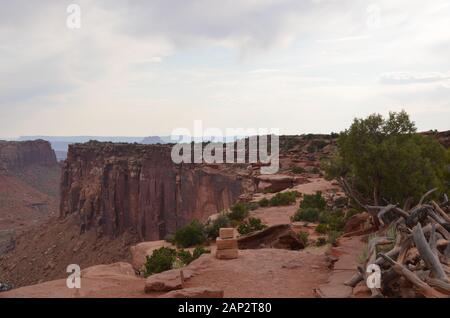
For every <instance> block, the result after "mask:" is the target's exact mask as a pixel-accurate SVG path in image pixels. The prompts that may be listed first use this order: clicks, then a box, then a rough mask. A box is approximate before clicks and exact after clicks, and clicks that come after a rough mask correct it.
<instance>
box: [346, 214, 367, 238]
mask: <svg viewBox="0 0 450 318" xmlns="http://www.w3.org/2000/svg"><path fill="white" fill-rule="evenodd" d="M368 222H370V215H369V213H367V212H364V213H358V214H355V215H353V216H352V217H351V218H350V219H348V221H347V223H345V226H344V233H351V232H356V231H359V230H362V229H363V228H364V226H365V224H367V223H368Z"/></svg>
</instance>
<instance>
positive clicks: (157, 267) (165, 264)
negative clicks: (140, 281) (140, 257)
mask: <svg viewBox="0 0 450 318" xmlns="http://www.w3.org/2000/svg"><path fill="white" fill-rule="evenodd" d="M176 255H177V252H176V251H175V250H174V249H172V248H168V247H161V248H159V249H157V250H154V251H153V253H152V255H151V256H147V261H146V262H145V264H144V275H145V277H147V276H150V275H152V274H156V273H161V272H164V271H167V270H169V269H172V264H173V262H174V261H175V259H176Z"/></svg>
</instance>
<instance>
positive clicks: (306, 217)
mask: <svg viewBox="0 0 450 318" xmlns="http://www.w3.org/2000/svg"><path fill="white" fill-rule="evenodd" d="M318 220H319V210H317V209H314V208H306V209H299V210H298V211H297V213H295V214H294V216H293V217H292V221H293V222H297V221H308V222H317V221H318Z"/></svg>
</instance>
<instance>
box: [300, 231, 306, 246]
mask: <svg viewBox="0 0 450 318" xmlns="http://www.w3.org/2000/svg"><path fill="white" fill-rule="evenodd" d="M298 239H299V240H300V241H301V242H302V243H303V245H304V246H307V245H308V239H309V233H308V232H303V231H301V232H299V233H298Z"/></svg>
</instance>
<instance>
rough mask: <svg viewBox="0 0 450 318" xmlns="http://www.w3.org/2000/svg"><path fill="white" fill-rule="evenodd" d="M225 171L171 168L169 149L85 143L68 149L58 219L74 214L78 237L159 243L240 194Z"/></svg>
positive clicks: (238, 186)
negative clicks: (128, 234)
mask: <svg viewBox="0 0 450 318" xmlns="http://www.w3.org/2000/svg"><path fill="white" fill-rule="evenodd" d="M225 170H226V169H217V167H216V168H214V169H212V168H209V167H208V166H207V165H203V164H175V163H173V161H172V159H171V148H170V146H167V145H166V146H164V145H139V144H113V143H100V142H89V143H85V144H74V145H70V146H69V153H68V158H67V160H66V162H65V163H64V166H63V171H62V177H61V206H60V216H61V217H65V216H67V215H69V214H73V213H78V214H79V218H80V230H81V232H84V231H87V230H89V229H95V230H96V231H97V233H99V235H102V234H106V235H110V236H113V237H114V236H117V235H119V234H120V233H123V232H125V231H127V230H132V231H135V232H136V233H137V234H138V235H139V237H140V238H141V239H142V240H159V239H163V238H164V237H165V236H166V235H167V234H170V233H173V232H175V231H176V230H177V229H178V228H179V227H181V226H184V225H185V224H186V223H188V222H189V221H191V220H192V219H199V220H202V221H204V220H206V219H207V218H208V216H210V215H211V214H214V213H217V212H219V211H222V210H224V209H226V208H228V207H229V206H230V205H231V204H233V203H234V201H236V200H237V199H238V197H239V195H241V194H242V192H243V186H242V180H241V178H239V177H238V176H237V175H236V174H235V173H229V172H227V171H225Z"/></svg>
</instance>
